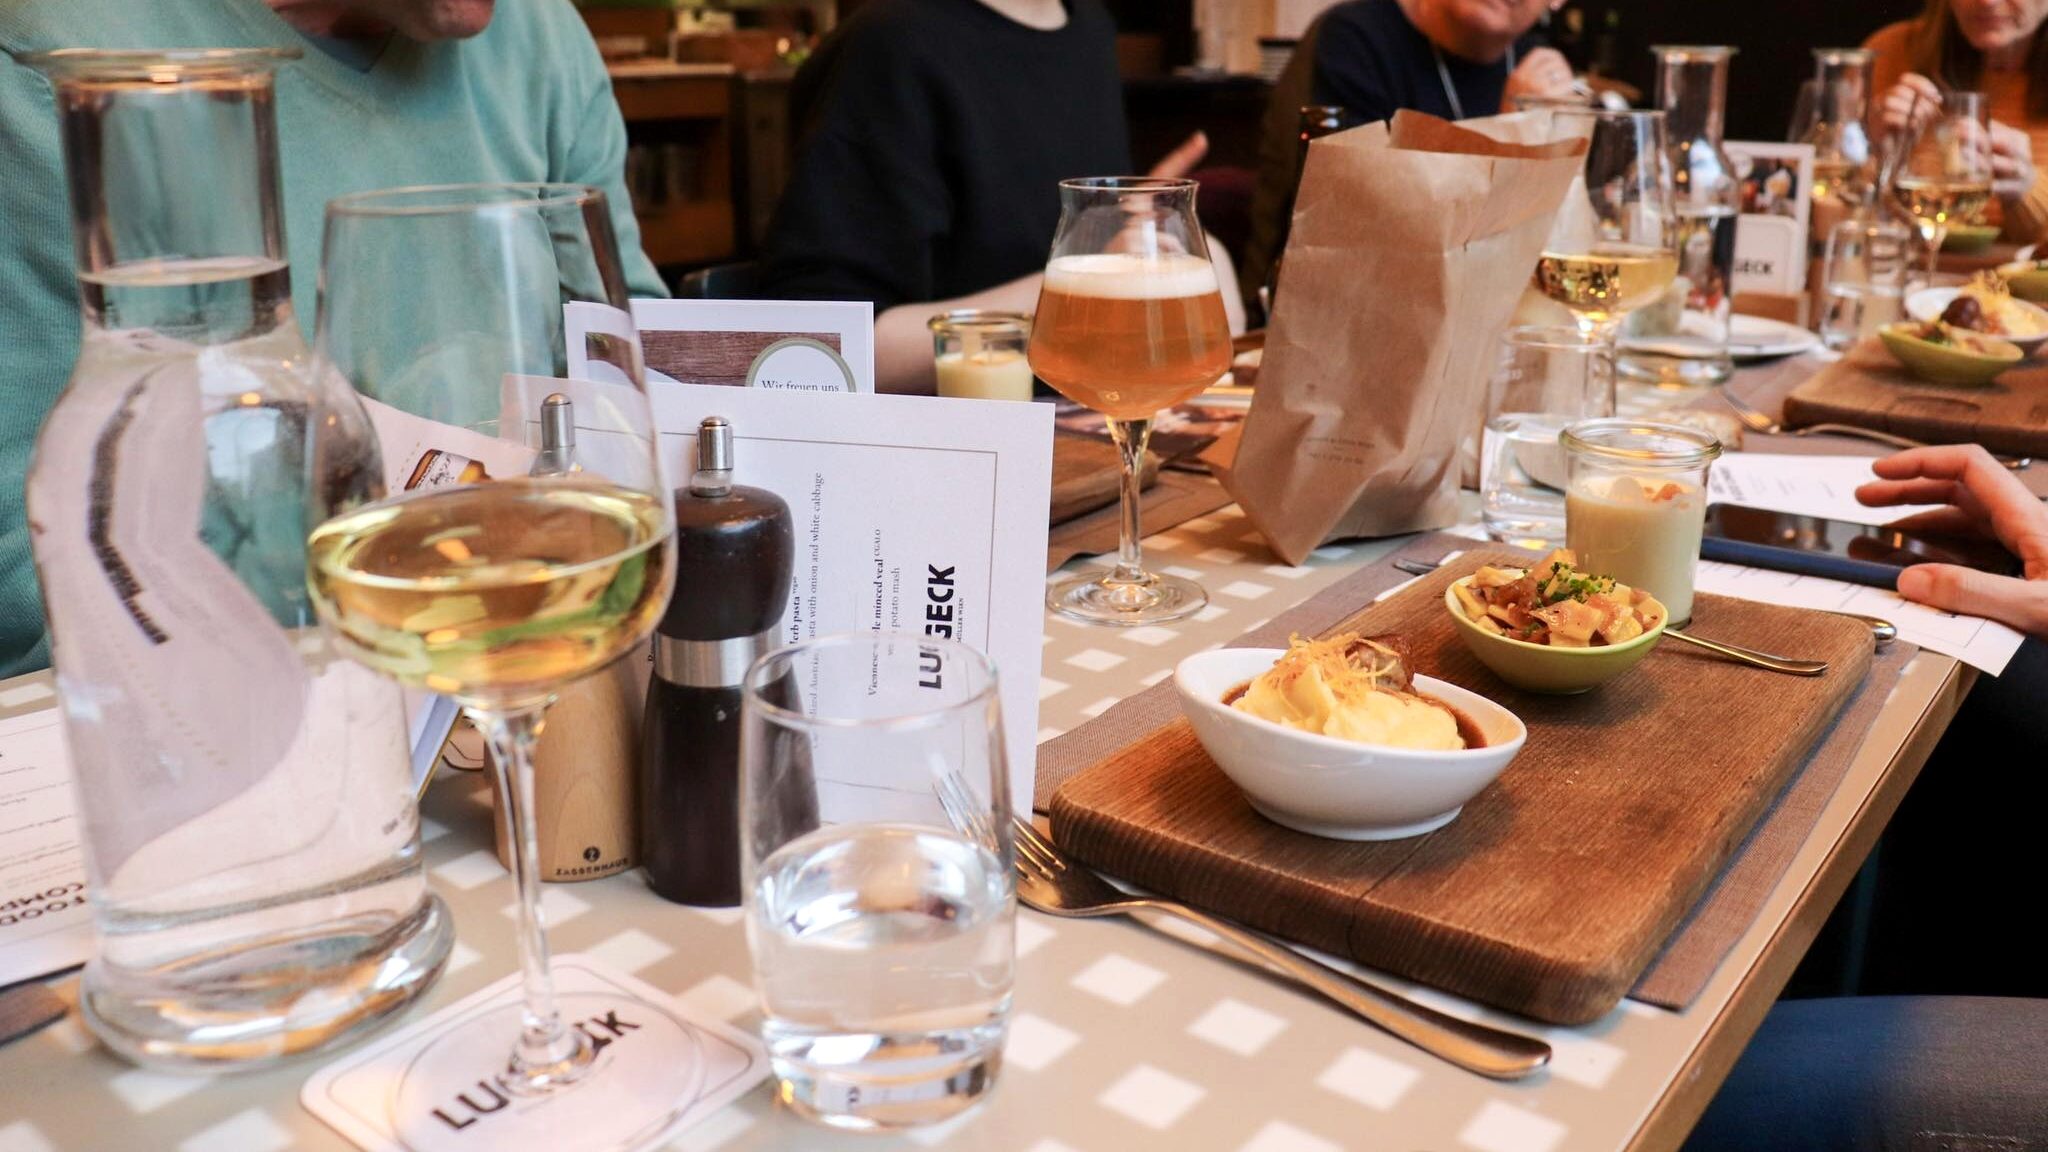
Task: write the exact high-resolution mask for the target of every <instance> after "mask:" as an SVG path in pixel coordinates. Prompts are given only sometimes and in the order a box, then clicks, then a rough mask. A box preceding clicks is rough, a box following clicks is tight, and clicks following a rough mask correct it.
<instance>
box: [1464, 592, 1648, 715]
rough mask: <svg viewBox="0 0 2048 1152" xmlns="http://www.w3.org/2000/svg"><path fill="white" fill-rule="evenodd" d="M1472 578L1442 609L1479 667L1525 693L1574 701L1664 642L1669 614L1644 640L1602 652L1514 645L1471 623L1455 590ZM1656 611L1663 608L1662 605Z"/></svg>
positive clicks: (1519, 642)
mask: <svg viewBox="0 0 2048 1152" xmlns="http://www.w3.org/2000/svg"><path fill="white" fill-rule="evenodd" d="M1471 580H1472V577H1470V576H1467V577H1465V578H1464V579H1463V580H1459V581H1456V582H1454V583H1453V584H1452V585H1451V586H1450V587H1449V588H1446V589H1444V610H1445V611H1447V612H1449V613H1450V614H1451V620H1452V622H1454V623H1455V624H1456V625H1457V628H1458V638H1459V639H1460V640H1463V641H1464V642H1465V647H1467V648H1470V649H1471V650H1472V654H1473V655H1474V656H1477V657H1479V662H1480V663H1481V664H1484V665H1486V666H1487V667H1488V668H1491V669H1493V674H1494V675H1496V676H1498V677H1500V678H1501V679H1503V680H1505V681H1507V682H1508V683H1510V684H1512V685H1514V686H1515V687H1517V688H1520V689H1522V690H1523V691H1525V692H1541V693H1544V694H1546V695H1551V696H1571V695H1575V694H1577V693H1580V692H1587V691H1591V690H1592V689H1594V688H1597V687H1599V686H1600V685H1602V684H1605V683H1606V682H1607V681H1609V680H1612V679H1614V678H1615V677H1616V676H1619V675H1621V674H1622V673H1623V672H1626V671H1628V670H1629V669H1630V668H1633V667H1635V665H1636V661H1638V660H1641V659H1642V658H1643V657H1645V656H1648V655H1649V654H1650V649H1652V648H1655V647H1656V646H1657V641H1659V640H1662V639H1663V638H1664V626H1665V625H1666V624H1669V623H1670V622H1671V621H1670V613H1668V612H1666V613H1664V617H1665V618H1664V619H1661V620H1659V621H1657V626H1656V627H1655V628H1652V629H1650V630H1649V631H1648V632H1645V633H1643V634H1642V635H1641V636H1638V637H1636V638H1635V639H1633V640H1630V641H1628V642H1627V643H1624V644H1609V645H1606V646H1604V647H1599V648H1552V647H1551V646H1550V645H1548V644H1531V643H1529V642H1528V641H1527V640H1513V639H1510V638H1508V637H1506V636H1496V635H1494V634H1493V633H1491V632H1488V631H1487V630H1486V629H1484V628H1481V627H1480V626H1479V625H1477V624H1475V623H1473V622H1472V620H1471V619H1470V618H1469V617H1467V616H1466V615H1465V610H1464V609H1463V608H1462V607H1460V606H1459V605H1458V592H1457V588H1458V585H1460V584H1467V583H1470V582H1471ZM1658 608H1659V609H1660V610H1661V609H1662V608H1663V605H1662V604H1658Z"/></svg>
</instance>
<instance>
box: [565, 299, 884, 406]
mask: <svg viewBox="0 0 2048 1152" xmlns="http://www.w3.org/2000/svg"><path fill="white" fill-rule="evenodd" d="M562 318H563V329H564V332H565V334H566V336H567V343H568V350H569V360H568V369H569V375H570V376H572V377H575V378H577V379H582V380H597V381H601V382H610V383H618V382H622V381H623V380H624V379H625V376H624V375H623V373H621V372H620V371H619V368H618V365H619V364H621V363H624V362H625V361H624V360H623V359H622V358H623V357H627V356H630V355H631V351H630V344H629V342H628V340H627V339H626V338H627V337H629V336H630V333H627V332H626V331H625V330H624V327H625V323H626V318H625V317H624V316H623V315H621V314H620V313H619V311H618V310H617V309H614V308H607V307H604V306H602V305H597V304H567V305H564V306H563V308H562ZM632 326H633V327H634V328H635V329H637V330H638V332H639V337H640V348H641V355H642V357H643V363H644V364H645V366H646V369H647V383H648V385H649V386H650V387H653V386H660V385H664V384H722V385H726V386H729V387H730V386H738V387H747V388H768V389H776V390H781V391H790V392H873V391H874V390H875V306H874V305H873V304H870V303H868V302H866V301H858V302H841V301H830V300H635V301H633V319H632Z"/></svg>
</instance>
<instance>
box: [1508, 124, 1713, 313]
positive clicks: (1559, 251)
mask: <svg viewBox="0 0 2048 1152" xmlns="http://www.w3.org/2000/svg"><path fill="white" fill-rule="evenodd" d="M1551 123H1552V124H1553V125H1554V126H1555V128H1556V130H1557V131H1558V132H1559V133H1561V134H1564V135H1572V136H1580V137H1583V138H1584V139H1585V140H1586V167H1585V171H1584V172H1583V173H1582V174H1580V175H1579V176H1576V177H1574V178H1573V179H1572V185H1571V187H1570V188H1569V189H1567V190H1566V191H1565V198H1564V203H1563V204H1562V205H1560V206H1559V207H1558V210H1557V217H1556V219H1555V221H1554V222H1553V223H1552V224H1551V226H1550V237H1549V239H1547V240H1546V241H1545V242H1544V245H1543V254H1542V256H1540V257H1538V258H1537V261H1536V272H1535V274H1534V276H1533V277H1532V281H1531V282H1532V283H1533V284H1534V285H1535V286H1536V290H1537V291H1539V292H1541V293H1543V294H1544V295H1545V296H1548V297H1550V298H1551V299H1552V300H1555V301H1557V302H1558V303H1559V304H1562V305H1564V306H1565V307H1566V308H1569V309H1571V312H1572V319H1573V320H1574V322H1576V323H1577V324H1578V326H1579V330H1580V331H1581V332H1584V333H1585V334H1586V335H1587V336H1588V337H1589V338H1590V337H1597V338H1599V339H1600V340H1603V341H1607V342H1610V343H1611V342H1612V341H1613V339H1614V333H1615V330H1616V329H1617V328H1618V327H1619V326H1620V324H1621V320H1622V317H1624V316H1626V315H1627V314H1628V313H1630V312H1633V311H1635V310H1636V309H1638V308H1642V307H1645V306H1647V305H1649V304H1652V303H1655V302H1656V301H1657V299H1658V298H1659V297H1661V296H1663V295H1664V291H1665V289H1666V288H1668V287H1670V285H1671V278H1672V276H1674V275H1676V274H1677V272H1678V254H1677V252H1676V250H1675V249H1674V248H1673V247H1672V244H1673V241H1674V240H1675V238H1676V232H1675V230H1674V219H1673V217H1672V213H1671V158H1670V156H1669V154H1668V152H1667V150H1666V148H1665V141H1664V114H1663V113H1661V112H1611V111H1608V110H1606V109H1602V108H1581V107H1555V108H1552V109H1551Z"/></svg>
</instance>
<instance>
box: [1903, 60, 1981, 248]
mask: <svg viewBox="0 0 2048 1152" xmlns="http://www.w3.org/2000/svg"><path fill="white" fill-rule="evenodd" d="M1909 122H1910V123H1911V124H1912V125H1913V128H1912V130H1911V133H1910V135H1909V136H1908V137H1907V139H1906V141H1905V144H1904V149H1903V151H1902V152H1901V153H1900V154H1899V156H1898V158H1897V159H1896V160H1895V161H1894V163H1893V165H1892V170H1891V196H1892V201H1893V203H1895V204H1896V205H1897V206H1898V208H1899V210H1900V211H1902V212H1904V213H1905V214H1906V216H1907V217H1908V218H1910V219H1911V220H1912V221H1913V223H1914V225H1915V226H1916V227H1918V228H1919V230H1920V239H1921V240H1922V242H1924V243H1925V245H1926V247H1927V275H1928V277H1929V278H1930V280H1931V279H1932V277H1933V276H1934V273H1935V263H1936V262H1937V261H1938V260H1939V259H1940V258H1941V242H1942V241H1943V240H1944V239H1945V238H1947V236H1948V228H1949V225H1951V224H1956V223H1962V222H1966V221H1970V220H1975V219H1977V218H1978V217H1979V216H1980V215H1982V213H1983V211H1984V209H1985V208H1986V207H1987V206H1988V205H1989V204H1990V203H1991V127H1990V119H1989V113H1988V111H1987V106H1986V104H1985V102H1984V94H1983V93H1982V92H1953V91H1952V92H1947V93H1944V94H1943V95H1942V97H1941V100H1940V103H1939V104H1938V105H1937V106H1935V107H1934V108H1931V109H1930V108H1927V107H1926V106H1925V104H1923V103H1921V102H1919V101H1918V100H1916V101H1915V105H1914V108H1913V111H1912V114H1911V116H1910V118H1909Z"/></svg>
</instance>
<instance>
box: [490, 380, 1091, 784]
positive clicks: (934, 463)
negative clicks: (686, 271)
mask: <svg viewBox="0 0 2048 1152" xmlns="http://www.w3.org/2000/svg"><path fill="white" fill-rule="evenodd" d="M623 387H624V385H620V384H608V383H603V382H599V381H590V380H549V379H545V378H541V377H508V378H507V380H506V395H505V403H506V405H507V413H506V417H505V418H506V419H508V420H511V419H515V418H517V419H525V420H526V421H527V422H528V423H533V422H534V419H535V418H534V417H530V416H526V415H524V414H527V413H537V412H538V411H539V410H540V403H541V400H542V399H543V398H544V397H546V396H547V395H548V394H549V393H551V392H560V393H562V394H564V395H566V396H567V397H568V398H569V399H570V400H571V401H572V403H573V405H574V411H575V415H576V452H577V456H578V458H579V459H581V460H582V461H583V464H584V466H585V467H586V468H590V469H593V470H596V471H599V472H602V471H604V469H605V466H606V465H605V453H606V452H607V451H609V450H610V446H611V445H613V444H624V443H625V442H623V441H621V440H620V439H619V434H618V427H619V425H618V423H617V421H616V419H615V418H613V417H610V416H608V415H607V413H612V412H615V411H617V409H618V404H617V403H616V402H615V396H616V391H617V390H618V389H621V388H623ZM648 391H649V393H650V398H651V401H652V404H653V408H654V423H655V427H656V428H657V429H658V431H659V434H660V438H661V445H660V448H661V466H662V470H663V471H664V472H665V473H666V474H667V478H668V483H670V484H671V485H674V486H677V487H681V486H685V485H687V484H688V483H689V478H690V472H691V470H692V469H693V468H694V467H695V463H696V448H697V425H698V423H699V422H700V421H701V420H703V419H704V417H706V416H723V417H725V418H726V419H727V420H730V421H731V422H732V426H733V441H734V445H733V452H734V457H735V467H734V470H733V483H735V484H745V485H749V486H752V487H755V488H766V489H768V490H769V491H771V492H774V493H775V494H776V495H778V496H780V497H782V498H783V500H785V501H787V502H788V504H789V510H790V515H791V518H792V520H793V521H794V522H795V527H796V565H795V572H794V574H793V576H792V579H791V586H790V590H789V610H788V611H787V612H786V613H785V614H784V616H783V621H782V628H781V637H780V638H781V640H782V641H783V642H784V643H795V642H797V641H800V640H807V639H810V638H812V637H814V636H818V635H823V634H828V633H832V632H849V631H863V630H891V631H902V632H917V633H922V634H925V635H931V636H941V637H946V638H948V639H954V640H959V641H960V642H962V643H964V644H966V645H968V646H969V647H972V648H975V649H978V650H980V651H981V652H983V653H986V654H987V655H988V656H989V658H990V659H992V660H993V661H995V665H996V670H997V674H998V675H999V676H1000V678H1001V693H1002V707H1003V725H1004V737H1005V741H1006V743H1007V747H1008V751H1009V761H1010V780H1011V786H1012V791H1013V797H1014V800H1015V802H1016V806H1017V810H1018V811H1020V812H1028V811H1030V801H1031V784H1032V776H1033V767H1032V766H1033V764H1034V763H1035V761H1036V747H1037V740H1038V667H1039V657H1040V654H1041V650H1042V649H1043V647H1044V641H1045V548H1046V535H1047V517H1046V505H1047V499H1048V493H1050V491H1051V489H1052V418H1053V407H1052V405H1050V404H1022V403H1017V402H1014V401H1005V400H964V399H958V398H940V397H934V396H889V395H847V394H830V393H817V392H798V391H779V390H771V389H763V388H722V387H713V386H706V385H688V384H652V385H650V386H649V388H648ZM515 412H516V413H519V414H521V415H520V416H518V417H515V416H514V415H513V413H515ZM625 446H627V447H630V444H625ZM699 594H701V595H716V594H717V590H716V589H714V588H706V589H702V590H700V592H699Z"/></svg>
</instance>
